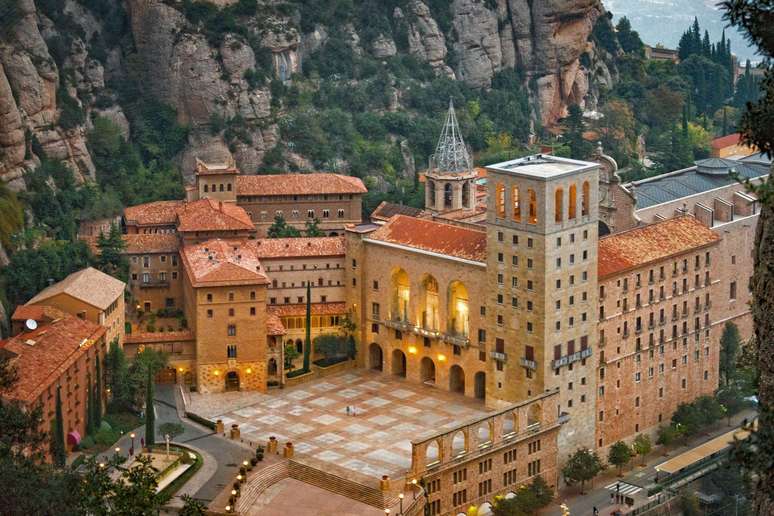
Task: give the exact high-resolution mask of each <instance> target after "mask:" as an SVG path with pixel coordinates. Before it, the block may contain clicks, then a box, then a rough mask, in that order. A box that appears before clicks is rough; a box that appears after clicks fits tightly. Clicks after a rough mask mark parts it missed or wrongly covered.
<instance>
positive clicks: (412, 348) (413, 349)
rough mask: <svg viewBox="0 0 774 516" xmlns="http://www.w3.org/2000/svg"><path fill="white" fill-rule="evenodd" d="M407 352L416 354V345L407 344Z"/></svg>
mask: <svg viewBox="0 0 774 516" xmlns="http://www.w3.org/2000/svg"><path fill="white" fill-rule="evenodd" d="M408 352H409V353H411V354H412V355H416V354H417V348H416V346H409V348H408Z"/></svg>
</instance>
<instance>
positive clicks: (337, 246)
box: [248, 237, 345, 259]
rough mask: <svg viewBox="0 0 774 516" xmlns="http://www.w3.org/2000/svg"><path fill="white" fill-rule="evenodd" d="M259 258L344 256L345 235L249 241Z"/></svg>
mask: <svg viewBox="0 0 774 516" xmlns="http://www.w3.org/2000/svg"><path fill="white" fill-rule="evenodd" d="M248 244H252V245H254V247H255V252H256V254H257V255H258V258H261V259H270V258H299V257H307V256H344V252H345V247H344V237H314V238H310V237H301V238H264V239H261V240H253V241H250V242H248Z"/></svg>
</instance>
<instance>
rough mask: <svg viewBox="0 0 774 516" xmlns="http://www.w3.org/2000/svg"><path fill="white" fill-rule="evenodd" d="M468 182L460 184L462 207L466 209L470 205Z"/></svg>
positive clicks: (469, 183)
mask: <svg viewBox="0 0 774 516" xmlns="http://www.w3.org/2000/svg"><path fill="white" fill-rule="evenodd" d="M470 185H471V182H470V181H465V182H464V183H462V207H463V209H464V208H467V207H468V206H469V205H470Z"/></svg>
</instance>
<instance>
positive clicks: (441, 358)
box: [438, 353, 446, 362]
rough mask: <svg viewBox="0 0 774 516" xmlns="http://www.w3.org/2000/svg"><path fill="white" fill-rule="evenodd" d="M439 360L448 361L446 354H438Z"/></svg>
mask: <svg viewBox="0 0 774 516" xmlns="http://www.w3.org/2000/svg"><path fill="white" fill-rule="evenodd" d="M438 361H439V362H445V361H446V355H444V354H442V353H439V354H438Z"/></svg>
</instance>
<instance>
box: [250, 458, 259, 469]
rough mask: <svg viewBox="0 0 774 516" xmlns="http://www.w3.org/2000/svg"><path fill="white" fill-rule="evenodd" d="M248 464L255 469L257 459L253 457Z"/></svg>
mask: <svg viewBox="0 0 774 516" xmlns="http://www.w3.org/2000/svg"><path fill="white" fill-rule="evenodd" d="M250 464H252V465H253V467H255V465H256V464H258V459H256V458H255V457H253V458H252V459H250Z"/></svg>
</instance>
